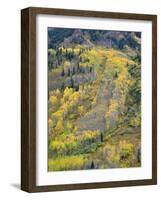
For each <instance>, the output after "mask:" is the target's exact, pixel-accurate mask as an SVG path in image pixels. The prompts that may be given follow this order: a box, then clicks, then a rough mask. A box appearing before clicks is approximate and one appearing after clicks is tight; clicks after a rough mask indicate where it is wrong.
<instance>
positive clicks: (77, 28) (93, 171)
mask: <svg viewBox="0 0 161 200" xmlns="http://www.w3.org/2000/svg"><path fill="white" fill-rule="evenodd" d="M21 31H22V32H21V70H22V75H21V111H22V115H21V126H22V127H21V188H22V190H25V191H28V192H43V191H57V190H72V189H90V188H91V189H92V188H103V187H122V186H136V185H153V184H156V183H157V16H156V15H145V14H129V13H111V12H97V11H82V10H64V9H53V8H33V7H30V8H26V9H23V10H22V11H21Z"/></svg>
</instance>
